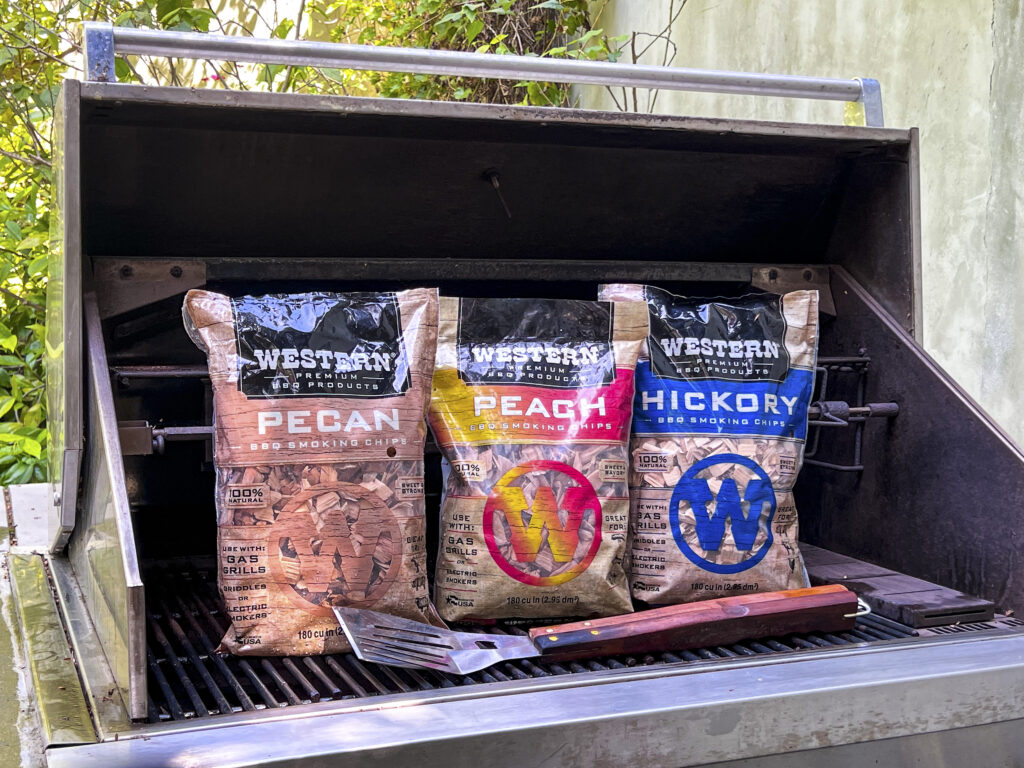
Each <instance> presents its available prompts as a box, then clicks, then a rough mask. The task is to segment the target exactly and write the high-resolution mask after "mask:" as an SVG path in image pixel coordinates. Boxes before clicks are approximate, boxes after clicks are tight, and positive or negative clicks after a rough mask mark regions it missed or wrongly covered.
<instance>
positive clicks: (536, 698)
mask: <svg viewBox="0 0 1024 768" xmlns="http://www.w3.org/2000/svg"><path fill="white" fill-rule="evenodd" d="M133 34H135V33H132V32H131V31H118V32H117V33H111V32H110V31H109V30H104V29H96V28H93V29H90V31H89V33H88V36H87V38H88V40H89V41H90V45H91V48H90V53H89V61H88V69H89V71H90V73H91V74H92V76H93V78H94V81H91V82H76V81H69V82H67V83H65V86H64V89H63V92H62V95H61V98H60V101H59V109H58V124H57V145H58V147H59V148H60V153H59V156H58V163H57V169H58V179H57V192H58V194H57V201H58V211H57V212H56V219H57V220H58V222H59V224H60V232H59V238H60V250H59V252H58V253H57V254H55V258H54V259H53V266H52V277H51V284H50V286H51V295H50V300H49V307H48V321H49V323H48V333H49V334H50V337H49V340H48V341H49V343H48V347H49V348H50V349H51V351H52V356H51V359H50V375H49V386H50V394H51V402H50V413H51V414H52V430H53V434H52V439H51V462H52V467H51V477H52V487H51V489H50V492H49V493H50V495H51V496H52V505H49V504H48V506H49V509H48V510H47V514H48V515H49V526H50V527H49V530H50V533H51V535H50V539H49V546H48V547H47V548H46V551H45V552H39V551H36V552H24V551H20V550H17V548H16V551H15V554H13V555H12V556H11V563H12V573H13V575H14V583H15V587H16V593H17V594H16V597H17V600H18V601H19V605H21V606H25V605H28V604H31V605H34V606H36V607H37V609H38V611H37V614H38V615H37V616H36V618H35V619H33V622H39V624H38V626H43V625H45V627H46V628H47V632H48V633H49V634H47V635H46V637H48V638H49V641H52V642H53V643H55V646H53V647H55V648H57V649H61V648H63V649H66V653H65V654H64V656H63V657H61V653H60V652H59V650H58V652H57V653H56V654H51V655H50V656H52V658H51V657H50V656H47V657H45V658H44V657H43V655H42V654H35V653H34V652H35V651H37V650H39V649H40V648H41V646H40V643H41V640H40V638H41V637H43V633H42V631H41V630H40V631H36V630H35V629H34V627H35V626H37V625H36V624H33V626H26V627H25V630H26V631H25V640H26V646H27V649H28V652H29V655H30V656H33V655H35V660H34V666H33V674H34V680H35V682H36V686H37V689H39V700H40V705H41V709H42V710H43V713H42V714H43V725H44V732H45V736H46V739H47V744H48V748H47V757H48V760H49V762H50V764H51V765H54V766H79V765H93V764H95V765H99V764H102V765H105V766H120V765H125V766H127V765H133V766H144V765H163V764H202V765H221V764H231V765H257V764H268V763H271V762H273V761H275V760H276V761H279V763H275V764H288V765H302V766H315V765H328V764H330V765H348V764H352V765H360V766H364V765H390V766H394V765H405V764H411V763H413V762H415V763H418V764H424V765H435V764H436V765H445V766H446V767H448V768H457V767H458V766H470V765H484V764H486V765H520V764H523V765H525V764H536V763H538V762H545V761H547V763H550V764H555V763H561V764H567V765H576V764H580V765H582V764H587V765H619V764H622V763H624V762H626V761H631V762H632V761H637V760H641V761H643V763H644V764H647V765H651V766H662V765H664V766H680V765H704V764H712V763H719V762H722V761H729V760H740V759H745V761H744V762H742V763H736V765H740V764H742V765H744V766H754V765H756V766H770V765H775V764H776V761H778V760H787V762H786V764H787V765H793V764H807V765H814V764H820V763H821V762H824V761H825V760H826V759H827V760H829V761H832V762H835V763H838V764H851V765H852V764H855V763H857V762H858V761H862V760H865V759H878V760H881V761H882V762H883V763H884V762H887V761H888V762H891V761H892V760H894V759H897V758H896V757H895V756H898V755H901V754H916V753H917V752H918V751H920V750H939V751H941V752H942V754H944V755H947V756H954V757H955V756H957V755H961V754H969V753H971V751H972V750H976V749H979V748H981V747H982V746H983V747H984V749H986V750H987V751H988V754H992V755H995V756H998V755H1002V754H1006V755H1012V754H1015V753H1016V754H1018V755H1019V754H1021V753H1024V741H1022V739H1024V736H1022V734H1024V727H1021V726H1022V722H1021V721H1020V719H1019V718H1021V717H1022V713H1021V710H1020V701H1021V700H1022V699H1021V697H1022V696H1024V622H1022V621H1020V620H1019V619H1016V618H1014V617H1013V616H1012V613H1013V612H1014V611H1018V612H1019V611H1020V610H1021V609H1024V559H1022V558H1021V555H1020V553H1021V552H1024V529H1022V527H1021V526H1020V524H1019V521H1018V520H1017V519H1016V518H1019V511H1020V509H1021V508H1022V506H1024V456H1022V454H1021V451H1020V449H1019V448H1018V447H1016V446H1015V445H1014V444H1013V442H1012V441H1011V440H1010V439H1009V438H1008V437H1007V436H1006V435H1005V434H1004V433H1003V432H1002V431H1001V430H1000V429H999V427H998V426H996V425H995V424H994V423H992V421H991V420H990V419H989V418H988V417H987V416H986V415H985V414H984V413H983V412H982V411H981V409H980V408H979V407H978V406H977V405H976V404H975V403H974V402H973V401H972V400H971V399H970V398H969V397H968V396H967V395H966V394H965V393H964V392H963V391H962V390H961V389H960V388H959V387H958V386H957V385H956V383H955V382H953V381H952V380H951V379H950V378H949V377H948V375H947V374H946V373H945V372H943V371H942V370H941V369H940V368H939V367H938V366H937V365H936V364H935V363H934V362H933V361H932V360H931V359H930V358H929V357H928V355H927V354H926V353H924V352H923V351H922V349H921V347H920V325H921V320H920V318H921V306H920V296H921V290H920V252H919V249H920V245H919V231H920V227H919V212H918V209H919V197H918V136H917V131H916V130H913V129H911V130H902V129H886V128H880V127H830V126H807V125H792V124H770V123H755V122H737V121H726V120H705V119H693V118H684V117H666V116H651V115H629V114H609V113H602V112H588V111H582V110H574V109H537V108H525V107H507V106H494V105H478V104H461V103H460V104H447V103H423V102H406V101H392V100H383V99H357V98H344V97H325V96H294V95H281V94H269V93H237V92H229V91H223V90H189V89H181V88H152V87H146V86H137V85H119V84H114V83H109V82H104V81H103V80H105V79H106V77H105V75H103V72H104V71H105V70H104V66H105V62H107V61H108V59H107V58H106V57H107V56H108V54H109V56H111V57H112V55H113V49H114V47H115V46H116V45H117V44H123V49H124V50H127V51H132V52H149V53H167V51H168V50H171V49H173V50H177V51H178V52H184V53H186V54H187V53H189V52H195V51H200V50H201V51H202V55H214V54H212V53H210V51H209V50H208V49H207V48H206V47H203V46H209V45H211V44H213V45H215V39H214V43H211V42H210V41H209V39H208V38H205V37H203V36H188V35H185V36H180V35H179V36H173V35H172V36H170V37H168V38H166V39H165V42H166V44H167V45H169V46H171V48H169V49H166V50H165V49H163V48H160V49H155V48H153V47H152V46H154V45H156V44H157V43H156V42H154V40H156V38H154V37H153V36H152V33H139V34H137V35H135V36H133ZM118 36H120V37H118ZM196 39H199V40H200V42H201V45H200V42H196ZM97 41H99V42H97ZM174 45H178V47H177V48H174ZM233 45H237V42H236V43H233ZM105 46H109V47H110V51H109V52H108V51H107V50H106V47H105ZM133 46H134V47H133ZM146 46H149V47H148V48H147V47H146ZM189 46H200V47H199V48H195V47H189ZM287 46H288V51H284V49H283V48H282V49H280V50H278V51H277V52H278V54H279V55H281V56H284V55H285V54H287V55H288V56H298V55H299V54H300V53H302V52H303V51H305V52H306V53H308V54H309V56H310V57H312V58H315V59H316V60H318V61H321V63H322V61H323V56H325V55H327V54H325V53H324V52H323V51H321V48H323V46H319V47H316V50H315V51H313V49H307V48H303V47H302V46H301V45H300V44H293V43H288V44H287ZM296 46H298V48H296ZM342 49H344V50H346V51H347V50H348V48H347V47H345V46H341V47H339V48H338V49H337V50H342ZM268 50H269V51H270V52H263V53H260V54H259V55H266V56H271V55H272V54H273V53H274V50H273V46H271V49H268ZM260 51H263V48H260ZM311 51H312V53H311ZM244 53H245V49H244V46H243V49H235V48H232V49H230V50H229V49H227V48H225V49H223V50H221V54H222V55H230V54H234V55H238V56H242V55H243V54H244ZM313 53H315V54H316V56H313ZM339 55H340V54H339ZM381 55H382V56H385V57H387V56H391V55H392V54H388V53H383V54H381ZM255 56H256V54H255V53H252V54H251V57H250V58H252V57H255ZM498 58H506V57H498ZM256 60H262V59H256ZM281 60H282V61H283V60H286V59H281ZM287 60H291V59H287ZM109 61H112V58H111V59H110V60H109ZM347 61H349V60H347ZM352 61H354V60H352ZM358 61H359V62H362V63H363V64H366V65H367V66H372V65H374V61H377V62H378V65H379V66H385V65H387V66H395V67H402V66H412V64H411V63H410V62H409V61H408V60H406V59H402V58H401V56H399V57H398V58H397V59H396V60H395V61H391V60H390V59H386V58H385V59H377V60H373V59H370V60H365V59H359V60H358ZM380 62H384V63H380ZM349 63H351V61H349ZM461 63H462V64H463V65H465V66H469V65H468V64H466V62H465V61H463V62H461ZM580 63H581V64H583V62H580ZM560 64H564V62H563V63H560ZM445 65H446V64H445ZM511 65H512V62H511V61H510V62H509V63H508V66H511ZM437 66H441V65H437ZM446 66H447V65H446ZM502 66H505V64H504V63H502ZM530 66H531V67H534V66H535V65H533V64H531V65H530ZM591 66H592V65H591ZM640 69H644V68H640ZM556 70H557V67H556V68H555V69H552V70H550V71H548V70H543V71H542V72H541V74H538V72H536V71H533V70H531V72H530V76H543V74H544V73H546V74H548V75H550V76H551V79H556V78H557V77H563V78H565V79H573V78H574V77H577V76H578V77H579V79H582V80H584V81H587V80H586V79H585V78H586V77H591V76H592V75H590V74H587V73H584V72H583V71H582V70H580V71H579V72H576V71H572V70H571V67H570V69H569V70H566V71H565V72H560V71H556ZM106 71H112V65H111V69H110V70H106ZM417 71H419V70H417ZM467 71H468V72H469V73H471V74H473V73H476V72H474V71H472V70H467ZM502 71H504V70H502ZM597 71H598V72H604V73H605V76H606V77H609V78H610V77H616V78H619V77H621V78H625V79H626V80H627V81H629V78H631V77H636V78H640V77H641V75H643V76H645V77H647V76H653V75H649V74H648V75H644V74H643V73H640V74H637V73H635V72H631V70H630V69H629V67H626V68H625V69H615V68H614V67H613V68H612V69H610V70H597ZM588 72H590V70H588ZM476 74H479V73H476ZM712 74H715V75H718V76H722V77H720V78H719V79H718V80H715V81H714V82H712V83H711V86H709V87H719V88H729V87H734V86H735V88H737V89H738V88H739V87H740V86H739V85H737V84H736V83H739V82H740V81H742V77H738V78H734V81H729V80H728V78H726V77H725V74H726V73H712ZM691 75H692V73H691ZM593 76H595V77H596V75H593ZM693 77H695V76H691V77H690V79H689V80H686V78H683V80H681V81H679V82H676V84H675V85H674V86H673V85H672V83H671V82H670V81H669V80H665V81H663V82H662V81H658V82H653V83H649V84H654V85H661V86H663V87H698V86H700V85H701V84H702V83H703V84H704V85H708V84H707V83H705V82H704V81H700V82H698V81H696V80H694V79H693ZM723 78H724V79H723ZM698 80H699V78H698ZM792 80H794V81H797V80H801V79H799V78H796V79H792ZM803 80H809V79H803ZM630 82H637V83H641V84H642V83H644V82H647V81H644V80H642V79H640V80H633V81H630ZM787 82H788V81H787V79H785V78H783V79H782V80H780V81H779V82H775V83H773V84H767V83H761V84H760V85H759V84H756V83H755V85H754V86H753V87H751V88H748V90H753V91H754V92H757V90H758V88H761V89H762V91H761V92H767V93H775V94H778V93H782V92H786V93H787V94H788V95H801V96H810V97H815V94H817V96H818V97H826V98H827V97H833V98H848V99H859V100H861V101H866V102H870V109H869V110H868V112H869V117H871V119H872V121H873V122H875V123H876V124H878V123H879V121H880V117H881V111H880V102H879V103H878V104H877V105H874V102H873V101H871V100H872V99H874V98H875V95H877V94H875V90H874V87H873V86H871V85H870V83H871V82H872V81H863V82H861V83H855V81H850V82H849V83H847V82H845V81H813V82H814V83H815V84H816V85H815V88H817V90H816V91H815V89H814V88H812V87H811V85H809V84H808V83H807V82H803V81H802V80H801V82H800V83H797V84H793V83H789V85H787ZM835 82H843V89H845V90H832V91H829V87H833V88H837V86H834V83H835ZM695 83H696V85H695ZM730 83H732V85H730ZM829 83H832V84H833V86H829ZM851 83H855V85H856V89H858V90H856V92H854V90H853V86H851ZM865 83H867V85H865ZM797 85H800V87H801V88H804V91H800V92H798V91H797V90H790V91H788V92H787V91H786V90H785V89H786V88H787V87H790V86H791V87H792V88H793V89H795V88H796V86H797ZM773 88H774V89H775V90H772V89H773ZM822 95H823V96H822ZM496 191H500V195H498V194H496ZM625 281H628V282H644V283H650V284H655V285H659V286H662V287H664V288H667V289H669V290H672V291H673V292H676V293H681V294H693V295H724V296H736V295H741V294H743V293H746V292H750V291H758V290H767V291H778V292H782V291H786V290H792V289H795V288H803V287H807V288H816V289H818V290H819V291H820V292H821V295H822V298H823V300H822V308H823V318H822V326H821V342H820V350H821V357H820V361H819V365H820V368H819V371H818V377H817V385H816V391H815V404H814V406H813V408H812V412H811V426H812V430H811V434H810V437H809V440H808V445H807V461H806V464H805V467H804V470H803V472H802V474H801V477H800V480H799V482H798V484H797V487H796V494H797V503H798V508H799V510H800V515H801V533H802V538H803V539H804V540H805V541H806V542H807V553H808V556H807V557H808V563H809V568H810V571H811V575H812V579H813V580H814V581H816V582H820V583H824V582H839V583H847V584H848V585H850V586H851V587H853V588H855V589H858V591H861V592H862V593H863V594H864V595H865V596H866V597H867V599H868V600H869V602H870V603H871V605H872V607H873V609H874V611H873V613H872V614H871V615H867V616H862V617H860V618H859V619H858V621H857V624H856V626H855V628H854V629H852V630H850V631H848V632H844V633H839V634H820V633H819V634H814V633H811V634H807V635H799V636H787V637H770V638H760V639H757V640H753V641H750V642H744V643H741V644H738V645H732V646H729V647H716V648H701V649H697V650H694V651H685V652H677V653H661V654H651V655H645V656H639V657H613V658H599V659H595V660H592V661H585V662H566V663H562V664H558V663H550V662H545V661H542V660H520V661H516V662H508V663H504V664H500V665H497V666H495V667H492V668H490V669H488V670H485V671H482V672H479V673H474V674H472V675H468V676H456V675H452V674H448V673H440V672H433V671H415V670H405V669H390V668H386V667H382V666H377V665H373V664H369V663H362V662H360V661H359V660H357V659H356V658H355V657H354V656H353V655H351V654H342V655H335V656H324V657H310V658H300V657H296V658H280V659H278V658H273V659H271V658H265V659H264V658H255V659H239V658H233V657H224V658H222V657H219V656H217V655H215V654H214V653H213V648H214V646H215V644H216V641H217V640H218V639H219V637H220V636H221V634H222V633H223V631H224V629H225V627H226V625H227V623H228V622H227V620H226V618H225V615H224V613H223V610H222V606H221V603H220V600H219V597H218V595H217V591H216V579H215V575H214V573H215V572H214V568H213V555H214V544H215V540H216V536H215V525H214V523H215V514H214V509H213V499H214V493H213V467H212V453H211V446H210V435H211V424H212V418H213V414H212V412H211V410H212V408H211V395H210V389H209V382H208V380H207V379H206V369H205V366H204V365H203V359H202V356H201V353H200V352H199V351H198V350H197V349H196V348H195V346H194V345H193V344H192V343H191V342H190V341H189V340H188V338H187V337H186V335H185V332H184V329H183V327H182V323H181V318H180V308H181V302H182V296H183V294H184V292H185V291H186V290H188V289H189V288H193V287H199V286H207V287H210V288H211V289H214V290H218V291H221V292H225V293H229V294H244V293H267V292H286V291H287V292H290V291H298V290H309V289H313V288H315V289H318V290H359V289H370V288H372V289H374V290H381V289H390V288H398V287H405V286H413V285H429V286H438V287H439V288H440V289H441V291H442V292H443V293H450V294H452V295H481V296H565V297H577V298H591V299H592V298H593V297H594V296H595V295H596V288H597V285H598V283H602V282H625ZM427 459H428V460H427V498H428V510H427V513H428V519H430V518H431V516H435V517H436V514H437V508H438V503H439V492H440V456H439V455H438V453H437V451H436V449H433V448H428V456H427ZM49 501H50V499H48V502H49ZM8 506H9V510H8V512H9V514H11V515H12V516H13V521H14V522H15V523H17V522H18V519H19V514H22V513H23V512H22V510H20V509H19V508H18V505H17V504H9V505H8ZM51 586H52V589H53V593H52V594H51ZM23 615H24V612H23ZM62 629H63V630H66V637H65V634H64V633H63V632H62V631H61V630H62ZM488 631H502V632H512V633H517V632H523V631H524V628H523V627H521V626H517V625H514V624H507V625H499V626H498V627H497V629H495V628H494V627H491V628H488ZM61 643H63V645H61ZM58 657H61V658H58ZM69 665H70V672H69ZM59 675H63V677H60V679H62V680H65V681H67V680H70V681H72V683H71V684H70V685H63V684H62V685H63V688H61V687H60V686H54V685H52V682H47V681H52V680H55V679H57V676H59ZM79 679H80V684H79V682H78V681H79ZM55 688H59V690H55ZM55 703H56V704H55ZM54 706H57V709H54ZM62 718H65V719H62ZM951 729H956V730H951ZM883 739H884V740H886V741H880V740H883ZM1015 750H1016V752H1015ZM773 755H774V756H776V757H772V756H773ZM346 761H348V762H346ZM844 761H845V762H844Z"/></svg>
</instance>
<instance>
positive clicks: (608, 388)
mask: <svg viewBox="0 0 1024 768" xmlns="http://www.w3.org/2000/svg"><path fill="white" fill-rule="evenodd" d="M646 333H647V308H646V306H645V305H644V304H643V303H640V302H634V303H622V304H615V305H612V304H610V303H607V302H593V301H572V300H560V301H554V300H542V299H518V300H516V299H455V298H442V299H441V317H440V325H439V340H438V350H437V366H436V369H435V373H434V389H433V395H432V397H431V405H430V417H429V418H430V425H431V428H432V429H433V431H434V435H435V436H436V438H437V441H438V444H439V445H440V447H441V449H442V451H443V452H444V455H445V458H446V459H447V461H448V462H449V465H450V471H449V473H448V476H447V480H446V489H445V499H444V502H443V505H442V511H441V529H440V551H439V554H438V560H437V570H436V574H435V586H434V589H435V600H436V601H437V604H438V610H439V612H440V613H441V615H442V616H443V617H444V618H445V619H448V620H452V621H455V620H488V619H499V618H516V617H518V618H528V619H535V618H546V617H568V616H600V615H612V614H619V613H628V612H630V611H632V603H631V601H630V598H629V591H628V588H627V584H626V576H625V573H624V571H623V557H624V555H625V552H626V532H627V516H628V511H629V499H628V496H627V490H626V459H627V440H628V437H629V423H630V407H631V405H630V404H631V402H632V398H633V368H634V366H635V364H636V358H637V354H638V353H639V350H640V345H641V344H642V342H643V338H644V336H645V335H646Z"/></svg>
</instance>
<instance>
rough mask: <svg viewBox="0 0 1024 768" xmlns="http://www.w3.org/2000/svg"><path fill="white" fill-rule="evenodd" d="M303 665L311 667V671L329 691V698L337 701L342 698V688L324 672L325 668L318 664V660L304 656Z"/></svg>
mask: <svg viewBox="0 0 1024 768" xmlns="http://www.w3.org/2000/svg"><path fill="white" fill-rule="evenodd" d="M302 663H303V664H305V665H306V666H307V667H309V671H310V672H312V673H313V675H314V676H315V677H316V679H317V680H319V681H320V683H321V684H322V685H323V686H324V688H325V689H326V690H327V698H330V699H337V698H341V688H339V687H338V686H337V685H335V684H334V682H333V681H332V680H331V678H330V677H328V675H327V673H326V672H324V670H323V668H322V667H321V666H320V665H319V664H317V663H316V660H315V659H314V658H313V657H312V656H304V657H303V658H302Z"/></svg>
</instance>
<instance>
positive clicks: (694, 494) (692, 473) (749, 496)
mask: <svg viewBox="0 0 1024 768" xmlns="http://www.w3.org/2000/svg"><path fill="white" fill-rule="evenodd" d="M720 464H733V465H739V466H741V467H745V468H747V469H749V470H750V471H751V472H753V473H754V477H752V478H751V479H750V480H749V481H748V482H747V486H746V488H744V489H743V491H742V494H743V495H742V497H741V495H740V493H741V492H740V489H739V488H738V487H737V486H736V481H735V480H733V479H732V478H731V477H730V478H726V479H725V480H723V481H722V485H721V486H720V487H719V489H718V493H717V494H714V493H712V492H711V488H710V486H709V485H708V481H707V480H705V479H704V478H701V477H698V475H699V474H700V473H701V472H703V471H704V470H706V469H709V468H711V467H714V466H718V465H720ZM683 502H686V503H687V504H689V505H690V508H691V509H692V510H693V517H694V527H695V529H696V534H697V541H698V543H699V544H700V547H701V549H702V550H703V551H704V553H708V552H717V551H718V550H719V549H720V548H721V546H722V543H723V542H724V541H725V537H726V535H730V534H731V536H732V539H733V544H734V545H735V547H736V549H737V550H738V551H740V552H751V551H752V550H753V549H754V544H755V542H756V540H757V534H758V532H759V531H760V528H761V513H762V512H763V510H764V505H765V502H767V503H768V521H767V524H766V527H767V529H768V536H767V538H766V539H765V540H764V542H763V543H762V544H761V546H760V547H759V548H758V549H757V551H755V552H753V554H751V555H750V557H747V558H745V559H743V560H741V561H740V562H738V563H713V562H711V561H710V560H708V559H707V558H706V557H704V556H703V555H700V554H698V553H697V552H696V551H694V549H693V547H691V546H690V543H689V542H688V541H687V540H686V538H685V537H684V536H683V531H682V528H681V527H680V525H679V507H680V505H681V504H682V503H683ZM710 502H714V503H715V509H714V511H713V512H708V504H709V503H710ZM744 503H747V504H748V505H749V507H748V514H749V518H748V517H745V516H744V514H743V504H744ZM777 506H778V504H777V502H776V499H775V489H774V488H772V481H771V478H769V477H768V473H767V472H765V471H764V469H763V468H762V467H761V465H760V464H758V463H757V462H756V461H754V460H753V459H750V458H748V457H746V456H740V455H738V454H735V453H720V454H716V455H714V456H708V457H707V458H706V459H702V460H700V461H698V462H697V463H696V464H694V465H693V466H692V467H690V468H689V469H688V470H686V473H685V474H684V475H683V476H682V478H681V479H680V480H679V482H678V483H677V484H676V487H675V490H673V491H672V500H671V501H670V502H669V512H668V516H669V524H670V525H671V526H672V536H673V538H675V540H676V545H677V546H678V547H679V550H680V551H681V552H682V553H683V554H684V555H685V556H686V558H687V559H688V560H689V561H690V562H691V563H693V564H694V565H696V566H697V567H699V568H703V569H704V570H706V571H711V572H712V573H721V574H730V573H742V572H743V571H745V570H747V569H749V568H753V567H754V566H755V565H757V564H758V563H759V562H761V560H763V559H764V556H765V555H766V554H768V550H769V549H771V546H772V541H773V537H772V520H773V519H774V518H775V509H776V507H777ZM727 522H728V523H729V528H728V531H727V530H726V523H727Z"/></svg>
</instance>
